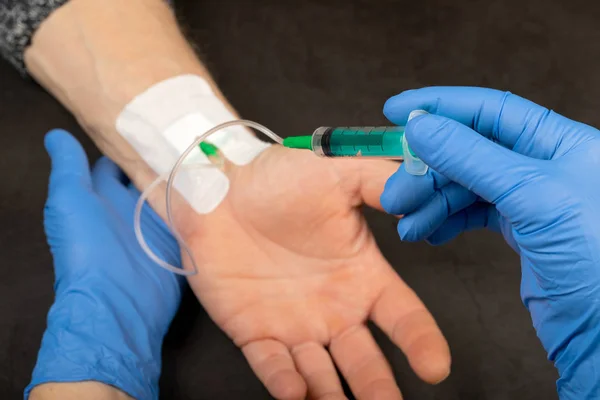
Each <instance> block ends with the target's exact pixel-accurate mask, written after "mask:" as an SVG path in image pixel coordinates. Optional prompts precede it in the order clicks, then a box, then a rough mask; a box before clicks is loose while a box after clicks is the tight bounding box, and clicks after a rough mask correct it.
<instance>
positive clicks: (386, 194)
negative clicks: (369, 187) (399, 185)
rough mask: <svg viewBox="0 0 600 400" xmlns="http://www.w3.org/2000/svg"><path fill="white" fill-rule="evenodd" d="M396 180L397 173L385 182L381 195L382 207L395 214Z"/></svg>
mask: <svg viewBox="0 0 600 400" xmlns="http://www.w3.org/2000/svg"><path fill="white" fill-rule="evenodd" d="M395 180H396V174H393V175H392V176H390V177H389V178H388V180H387V182H386V183H385V186H384V188H383V192H382V193H381V196H379V202H380V203H381V207H382V208H383V210H384V211H385V212H386V213H388V214H394V211H395V208H396V207H395V205H396V193H395V191H396V190H395V185H394V182H395Z"/></svg>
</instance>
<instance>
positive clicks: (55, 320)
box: [25, 131, 183, 399]
mask: <svg viewBox="0 0 600 400" xmlns="http://www.w3.org/2000/svg"><path fill="white" fill-rule="evenodd" d="M45 143H46V149H47V150H48V153H49V154H50V158H51V159H52V172H51V175H50V186H49V194H48V200H47V203H46V208H45V214H44V225H45V230H46V236H47V238H48V243H49V245H50V250H51V252H52V255H53V256H54V269H55V276H56V281H55V285H54V289H55V292H56V297H55V301H54V304H53V305H52V307H51V309H50V312H49V314H48V326H47V329H46V332H45V333H44V337H43V340H42V347H41V349H40V352H39V354H38V361H37V364H36V367H35V369H34V371H33V377H32V381H31V383H30V385H29V386H28V387H27V388H26V390H25V398H27V397H28V395H29V392H30V391H31V389H32V388H33V387H34V386H36V385H39V384H42V383H47V382H78V381H98V382H102V383H106V384H108V385H112V386H114V387H117V388H119V389H120V390H122V391H123V392H125V393H127V394H129V395H130V396H132V397H134V398H138V399H156V398H158V379H159V376H160V367H161V346H162V342H163V338H164V336H165V334H166V332H167V330H168V327H169V324H170V323H171V320H172V319H173V317H174V316H175V313H176V311H177V308H178V307H179V303H180V300H181V291H182V286H181V285H182V283H183V281H182V280H181V279H180V278H179V277H177V276H175V275H174V274H172V273H169V272H167V271H165V270H163V269H161V268H159V267H158V266H157V265H155V264H154V263H153V262H152V261H150V260H149V259H148V257H147V256H146V254H145V253H144V252H143V251H142V250H141V248H140V246H139V244H138V243H137V241H136V238H135V234H134V231H133V211H134V207H135V203H136V200H137V198H138V197H139V193H138V192H137V191H136V190H135V189H129V188H128V187H127V186H125V184H124V182H123V180H124V176H123V175H122V173H121V171H120V170H119V168H118V167H117V166H116V165H115V164H114V163H112V162H111V161H110V160H108V159H107V158H102V159H100V160H99V161H98V163H97V164H96V166H95V168H94V171H93V173H92V174H91V175H90V171H89V167H88V161H87V158H86V155H85V153H84V151H83V149H82V148H81V146H80V145H79V143H78V142H77V141H76V140H75V139H74V138H73V137H72V136H71V135H69V134H68V133H66V132H64V131H53V132H50V133H49V134H48V135H47V136H46V142H45ZM142 230H143V232H144V235H145V237H146V239H147V241H148V243H149V245H150V246H151V247H152V249H153V250H154V251H155V252H156V254H157V255H159V256H160V257H162V258H163V259H165V260H166V261H168V262H170V263H172V264H174V265H180V264H181V260H180V253H179V246H178V245H177V243H176V241H175V240H174V238H173V237H172V236H171V235H170V233H169V231H168V229H167V227H166V225H165V224H164V223H163V222H162V221H161V220H160V218H159V217H158V216H157V215H156V214H155V213H154V212H153V211H152V210H151V209H150V207H148V206H146V207H145V208H144V210H143V214H142Z"/></svg>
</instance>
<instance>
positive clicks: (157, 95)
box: [116, 75, 270, 214]
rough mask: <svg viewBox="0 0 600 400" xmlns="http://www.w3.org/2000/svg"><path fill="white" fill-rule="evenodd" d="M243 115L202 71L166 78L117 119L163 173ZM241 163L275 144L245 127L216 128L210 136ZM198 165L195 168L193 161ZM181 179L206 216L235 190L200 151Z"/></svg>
mask: <svg viewBox="0 0 600 400" xmlns="http://www.w3.org/2000/svg"><path fill="white" fill-rule="evenodd" d="M234 119H237V118H236V117H235V116H234V115H233V114H232V113H231V112H230V111H229V110H228V109H227V107H226V106H225V105H224V104H223V103H222V102H221V101H220V99H219V98H218V97H217V96H216V95H215V93H214V92H213V91H212V89H211V87H210V85H209V84H208V82H206V81H205V80H204V79H202V78H201V77H199V76H196V75H182V76H178V77H175V78H170V79H167V80H165V81H163V82H160V83H158V84H156V85H154V86H152V87H151V88H149V89H148V90H146V91H145V92H143V93H142V94H140V95H139V96H137V97H136V98H135V99H133V100H132V101H131V102H130V103H129V104H128V105H127V106H125V108H124V109H123V111H122V112H121V114H120V115H119V117H118V118H117V121H116V128H117V131H118V132H119V133H120V134H121V135H122V136H123V137H124V138H125V139H126V140H127V142H128V143H129V144H130V145H131V146H132V147H133V148H134V150H135V151H136V152H137V153H138V154H139V155H140V157H142V159H143V160H144V161H145V162H146V163H147V164H148V165H149V166H150V167H151V168H152V169H153V170H154V172H156V173H157V174H159V175H162V174H165V173H167V172H169V171H170V169H171V168H172V167H173V164H174V163H175V161H176V160H177V158H178V157H179V156H180V155H181V154H182V153H183V152H184V151H185V149H187V147H188V146H189V145H190V144H191V143H192V142H193V141H194V140H195V139H196V138H197V137H198V136H199V135H201V134H203V133H204V132H206V131H208V130H209V129H211V128H213V127H214V126H216V125H218V124H220V123H223V122H226V121H231V120H234ZM207 141H208V142H210V143H213V144H215V145H216V146H217V147H218V148H219V149H220V150H221V152H222V153H223V154H224V155H225V157H226V158H227V159H229V160H230V161H231V162H233V163H234V164H237V165H245V164H248V163H249V162H251V161H252V160H253V159H254V158H255V157H256V156H257V155H258V154H260V153H261V152H262V151H263V150H265V149H266V148H267V147H269V146H270V145H269V144H268V143H266V142H263V141H261V140H259V139H258V138H256V137H255V136H254V135H252V134H251V133H249V132H248V131H246V129H244V128H242V127H232V128H227V129H223V130H222V131H219V132H216V133H215V134H213V135H211V136H210V137H209V138H207ZM191 164H192V165H194V166H193V167H189V165H191ZM185 165H187V166H188V167H187V168H182V169H181V170H180V172H179V173H178V174H177V178H176V180H175V189H176V190H177V191H178V192H179V193H181V195H182V196H183V197H184V198H185V199H186V201H187V202H188V203H189V204H190V205H191V206H192V207H193V208H194V210H195V211H196V212H198V213H200V214H206V213H209V212H211V211H213V210H214V209H215V208H216V207H217V206H218V205H219V204H220V203H221V201H223V199H224V198H225V196H226V195H227V191H228V190H229V180H228V179H227V176H225V174H224V173H223V172H222V171H220V170H218V169H217V168H214V167H212V166H211V164H210V161H209V160H208V157H206V155H204V153H202V152H201V151H200V149H194V150H193V151H192V152H191V153H190V155H189V156H188V157H187V159H186V161H185Z"/></svg>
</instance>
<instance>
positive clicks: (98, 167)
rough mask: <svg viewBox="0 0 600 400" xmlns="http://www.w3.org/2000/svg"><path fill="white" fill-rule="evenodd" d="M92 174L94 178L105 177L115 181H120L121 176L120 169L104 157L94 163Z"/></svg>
mask: <svg viewBox="0 0 600 400" xmlns="http://www.w3.org/2000/svg"><path fill="white" fill-rule="evenodd" d="M93 174H94V177H95V178H96V177H104V176H107V177H109V178H114V179H117V180H121V179H122V176H123V172H122V171H121V168H119V166H118V165H117V164H115V162H114V161H112V160H111V159H110V158H108V157H106V156H103V157H100V158H99V159H98V161H96V163H95V164H94V168H93Z"/></svg>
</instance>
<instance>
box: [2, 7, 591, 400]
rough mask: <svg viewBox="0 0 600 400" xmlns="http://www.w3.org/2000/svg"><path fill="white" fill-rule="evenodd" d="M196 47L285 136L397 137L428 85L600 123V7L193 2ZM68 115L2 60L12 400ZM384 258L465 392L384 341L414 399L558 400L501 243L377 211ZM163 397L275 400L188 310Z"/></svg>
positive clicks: (44, 290) (243, 108)
mask: <svg viewBox="0 0 600 400" xmlns="http://www.w3.org/2000/svg"><path fill="white" fill-rule="evenodd" d="M178 8H179V10H178V11H179V12H180V14H181V15H182V17H183V18H184V19H185V21H186V22H185V23H186V26H187V27H188V33H189V34H190V36H191V37H192V38H193V39H194V41H195V42H196V43H198V47H199V50H200V51H201V53H202V55H203V57H204V59H205V60H206V62H207V63H208V65H209V67H210V69H211V71H212V72H213V73H214V74H215V77H216V79H217V81H218V82H219V84H220V86H221V88H222V89H223V90H224V92H225V94H226V95H227V97H228V98H229V99H230V100H231V102H232V103H233V104H234V105H235V106H236V107H237V109H238V110H239V111H240V112H241V114H242V115H243V116H244V117H247V118H250V119H253V120H256V121H259V122H261V123H263V124H266V125H267V126H269V127H270V128H272V129H273V130H275V131H277V132H280V133H282V134H284V135H292V134H301V133H306V132H310V131H311V130H312V129H314V128H315V127H316V126H320V125H336V124H365V125H369V124H384V123H385V120H384V118H383V116H382V114H381V108H382V105H383V103H384V101H385V99H386V98H388V97H389V96H390V95H393V94H395V93H397V92H400V91H402V90H405V89H409V88H415V87H421V86H428V85H476V86H490V87H495V88H499V89H506V90H510V91H512V92H516V93H518V94H520V95H522V96H525V97H528V98H530V99H532V100H534V101H537V102H539V103H543V104H544V105H546V106H549V107H552V108H554V109H555V110H557V111H558V112H561V113H563V114H566V115H568V116H570V117H572V118H574V119H578V120H582V121H584V122H587V123H591V124H598V123H600V116H598V112H597V111H596V110H597V109H598V106H599V103H600V101H599V95H600V74H599V71H600V45H599V44H598V43H600V42H599V39H600V24H599V23H598V22H599V21H600V3H598V2H590V1H585V0H570V1H561V0H550V1H549V0H504V1H497V2H495V1H456V0H437V1H429V2H426V3H425V4H420V5H417V4H416V2H408V1H370V2H369V1H362V2H361V1H331V0H330V1H324V0H322V1H303V2H292V1H284V0H280V1H266V0H265V1H220V2H217V1H215V2H206V1H197V0H189V1H180V2H179V3H178ZM54 127H62V128H67V129H69V130H71V131H72V132H74V133H75V134H76V135H77V136H78V137H79V138H80V139H81V140H82V141H83V143H84V144H85V146H86V148H87V149H88V151H89V153H90V156H91V158H95V157H97V156H98V152H97V150H95V148H94V147H93V145H92V144H91V143H90V141H89V140H88V139H86V137H85V135H84V134H83V133H82V132H81V130H80V129H79V128H78V126H77V124H76V123H75V121H74V120H73V119H72V118H71V117H70V115H69V114H68V113H67V112H66V111H65V110H64V109H63V108H62V107H61V106H60V105H59V104H58V103H57V102H55V101H54V100H53V99H52V98H51V97H50V96H49V95H47V94H46V93H45V92H44V91H43V90H42V89H40V88H39V87H37V86H36V85H35V84H34V83H32V82H28V81H24V80H22V79H21V78H20V77H19V76H18V75H17V73H16V72H14V71H13V70H11V68H10V67H9V66H8V65H7V64H4V63H1V62H0V132H1V134H0V174H1V175H0V182H1V184H0V226H1V228H0V254H1V255H2V267H1V268H0V398H3V399H4V398H18V397H20V396H22V395H21V393H22V392H21V391H22V389H23V387H24V386H25V385H26V384H27V383H28V380H29V376H30V373H31V369H32V367H33V364H34V362H35V357H36V352H37V349H38V346H39V341H40V338H41V334H42V332H43V329H44V326H45V314H46V311H47V309H48V307H49V305H50V303H51V301H52V296H53V292H52V281H53V272H52V264H51V261H52V260H51V258H50V254H49V252H48V249H47V246H46V244H45V239H44V235H43V231H42V207H43V203H44V200H45V196H46V185H47V176H48V170H49V162H48V158H47V156H46V154H45V153H44V150H43V145H42V138H43V135H44V133H45V132H46V131H47V130H48V129H50V128H54ZM367 215H368V217H369V221H370V223H371V225H372V227H373V229H374V231H375V232H376V234H377V238H378V240H379V243H380V245H381V248H382V249H383V251H384V253H385V255H386V256H387V257H388V259H389V260H390V261H391V262H392V264H393V265H394V266H395V267H396V268H397V269H398V271H399V273H400V274H401V276H402V277H403V278H404V279H405V280H406V281H407V282H408V283H409V284H410V285H411V286H412V287H413V288H414V289H415V290H416V291H417V293H418V294H419V295H420V296H421V297H422V299H423V300H424V301H425V303H426V304H427V305H428V306H429V308H430V309H431V311H432V312H433V314H434V315H435V316H436V318H437V320H438V322H439V324H440V325H441V327H442V329H443V331H444V333H445V334H446V337H447V338H448V340H449V342H450V346H451V348H452V353H453V359H454V362H453V367H452V368H453V369H452V375H451V376H450V378H449V379H448V380H447V381H446V382H444V383H443V384H441V385H439V386H437V387H430V386H427V385H425V384H423V383H421V382H419V381H418V379H417V378H416V377H415V375H414V374H413V373H412V372H411V371H410V370H409V369H408V367H407V364H406V362H405V360H404V358H403V356H402V354H401V353H400V352H399V351H397V350H395V349H394V348H393V347H392V346H391V345H390V343H389V342H387V341H386V340H385V339H384V338H382V337H381V335H380V334H379V333H378V337H379V338H380V339H382V340H381V343H382V346H383V347H384V348H385V349H386V351H387V354H388V356H389V359H390V361H391V363H392V365H393V368H394V371H395V373H396V377H397V379H398V382H399V383H400V385H401V387H402V389H403V391H404V394H405V396H406V399H494V400H499V399H553V398H556V394H555V386H554V381H555V379H556V374H555V372H554V368H553V367H552V365H551V364H550V363H549V362H547V361H546V359H545V353H544V351H543V350H542V348H541V346H540V345H539V343H538V341H537V338H536V336H535V332H534V331H533V329H532V328H531V322H530V319H529V315H528V314H527V312H526V310H525V309H524V308H523V306H522V304H521V301H520V298H519V279H520V271H519V264H518V259H517V257H516V256H515V255H514V254H512V252H511V250H509V248H508V247H507V246H506V245H505V244H504V243H503V241H502V239H501V238H500V237H496V236H494V235H492V234H489V233H475V234H469V235H464V236H462V237H460V238H459V239H457V240H456V241H454V242H453V243H452V244H451V245H447V246H444V247H439V248H433V247H430V246H428V245H426V244H405V243H400V241H399V239H398V237H397V235H396V232H395V222H394V219H393V218H390V217H387V216H385V215H382V214H379V213H375V212H372V211H367ZM161 383H162V396H163V398H165V399H255V398H257V399H258V398H267V394H266V392H265V391H264V389H263V388H262V387H261V385H260V383H259V382H258V381H257V380H256V379H255V378H254V377H253V374H252V372H251V371H250V369H249V368H248V367H247V366H246V363H245V361H244V359H243V357H242V356H241V354H240V352H239V351H238V350H237V349H236V348H235V347H234V346H233V345H232V344H231V343H230V341H229V340H228V339H227V338H226V337H224V336H223V334H221V333H220V331H219V330H218V329H217V328H216V327H215V326H214V325H213V324H212V323H211V321H210V320H209V319H208V318H207V316H206V314H205V313H204V312H203V310H202V309H201V307H200V306H199V305H197V303H196V302H195V301H194V300H193V299H191V298H187V300H186V301H185V302H184V305H183V307H182V310H181V312H180V314H179V315H178V317H177V319H176V322H175V324H174V326H173V329H172V332H171V333H170V335H169V337H168V339H167V343H166V345H165V351H164V373H163V378H162V382H161Z"/></svg>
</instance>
